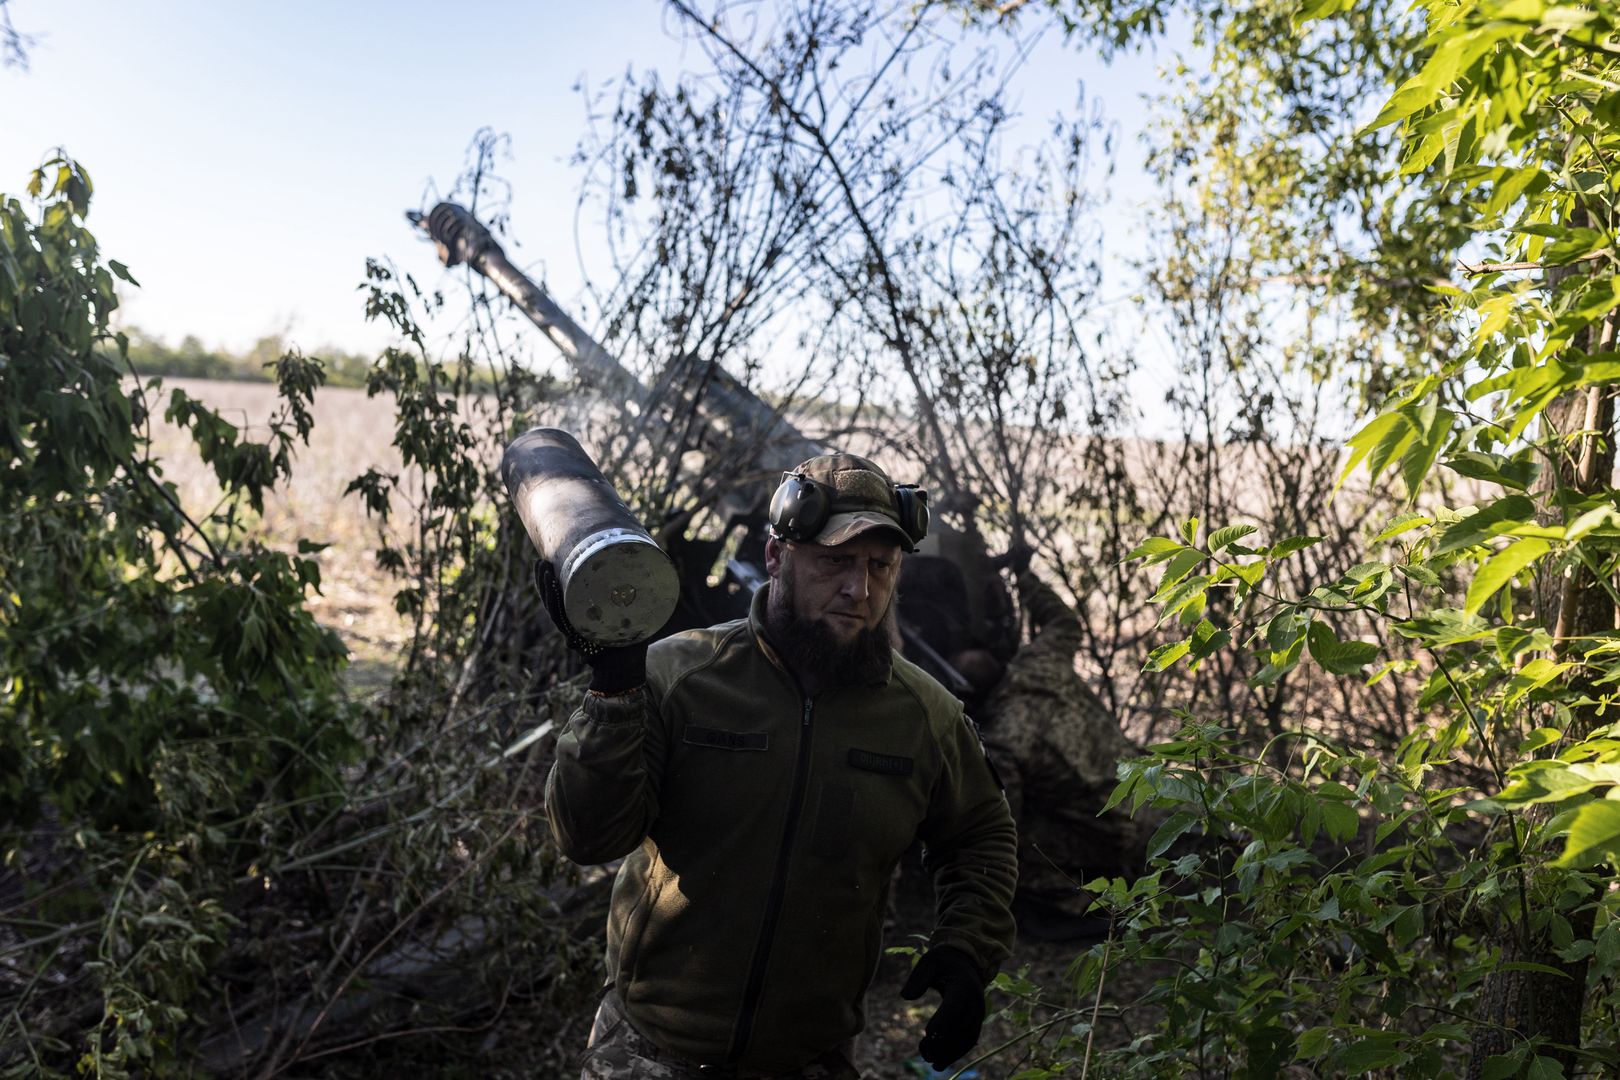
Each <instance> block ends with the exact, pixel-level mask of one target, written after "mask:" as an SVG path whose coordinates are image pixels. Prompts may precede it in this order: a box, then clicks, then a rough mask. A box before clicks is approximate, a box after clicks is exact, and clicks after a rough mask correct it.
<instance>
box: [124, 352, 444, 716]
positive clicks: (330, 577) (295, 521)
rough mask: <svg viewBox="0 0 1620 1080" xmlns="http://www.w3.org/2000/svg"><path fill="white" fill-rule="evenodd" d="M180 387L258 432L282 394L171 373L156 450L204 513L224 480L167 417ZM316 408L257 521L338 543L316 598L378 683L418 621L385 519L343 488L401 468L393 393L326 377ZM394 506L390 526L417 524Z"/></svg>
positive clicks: (287, 535)
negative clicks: (391, 565) (368, 474)
mask: <svg viewBox="0 0 1620 1080" xmlns="http://www.w3.org/2000/svg"><path fill="white" fill-rule="evenodd" d="M173 389H181V390H184V391H185V392H186V393H187V394H188V395H190V396H191V397H194V398H196V399H198V400H200V401H202V402H204V403H206V404H207V405H209V406H211V407H212V408H215V409H217V410H219V412H220V413H221V415H222V416H224V417H225V419H226V420H228V421H230V422H231V423H233V424H235V425H237V427H238V428H240V429H241V430H242V433H243V436H244V437H245V438H250V439H263V438H264V437H265V435H266V431H267V429H266V424H267V422H268V420H269V418H270V416H271V414H272V412H273V411H274V410H275V408H276V406H277V404H278V402H279V400H280V399H279V398H278V397H277V395H276V388H275V386H274V385H271V384H268V383H245V382H224V381H216V380H210V379H165V380H164V382H163V390H162V392H161V396H160V397H159V398H158V399H156V400H154V401H153V403H152V404H153V413H154V416H155V418H156V419H155V422H154V424H153V428H152V446H153V452H154V453H155V454H156V455H157V456H158V457H159V458H161V459H162V461H163V468H164V475H165V476H166V478H167V479H169V480H171V481H173V482H174V484H175V486H176V487H177V488H178V489H179V492H180V498H181V502H182V503H183V504H184V506H185V507H186V510H187V511H188V512H189V513H191V515H192V516H193V518H197V517H199V516H200V515H202V514H206V513H207V512H208V511H209V510H210V509H212V508H213V506H214V505H215V504H216V503H217V502H218V500H219V485H218V484H217V482H216V481H215V479H214V476H213V473H212V472H211V471H210V470H209V469H208V468H207V466H205V465H203V463H202V462H201V461H200V460H199V459H198V457H197V455H196V452H195V450H194V449H193V448H192V446H191V443H190V437H189V434H188V433H187V432H185V431H184V430H182V429H180V428H177V427H175V426H173V425H171V424H167V423H163V422H162V421H161V417H162V413H163V409H164V407H165V405H166V404H167V401H168V395H169V393H170V391H171V390H173ZM313 413H314V417H315V427H314V430H313V431H312V432H311V433H310V439H309V445H308V446H300V447H299V448H298V452H297V455H296V460H295V464H294V467H293V474H292V477H291V479H290V480H288V481H286V482H284V483H282V484H281V485H279V486H278V487H277V488H276V489H275V490H274V491H272V492H269V493H267V495H266V497H265V506H264V516H263V518H262V519H261V520H260V521H259V522H257V523H255V525H254V526H253V528H254V532H255V535H257V536H258V537H260V538H261V539H263V540H264V541H265V542H266V543H269V544H271V545H272V546H275V547H281V548H287V549H291V548H292V547H293V546H294V545H295V544H296V543H297V541H298V540H299V539H300V538H303V539H308V540H312V541H314V542H316V543H325V544H328V545H330V546H329V547H327V548H326V549H325V550H324V551H321V552H320V553H319V554H317V555H316V556H314V558H315V560H316V561H317V562H318V563H319V564H320V567H321V593H320V595H318V596H312V597H310V600H309V607H310V610H311V611H312V612H313V613H314V615H315V617H316V618H317V619H318V620H320V622H321V623H322V624H323V625H325V626H328V627H330V628H331V629H333V630H335V631H337V632H338V634H340V635H341V636H342V638H343V640H344V643H345V644H347V645H348V647H349V651H350V654H351V657H352V664H353V670H352V674H353V676H354V678H355V681H356V683H357V685H359V686H362V687H366V688H371V687H376V686H379V685H381V684H382V683H384V682H386V677H387V671H388V669H389V667H390V666H391V664H392V661H393V658H394V657H396V656H397V655H398V652H399V650H400V648H401V647H402V646H403V645H404V644H405V642H406V641H407V639H408V638H409V635H410V625H409V623H408V622H407V621H406V620H405V619H403V618H401V617H400V616H399V615H398V614H396V613H395V611H394V607H393V596H394V591H395V588H396V587H397V586H396V585H395V584H394V582H393V579H391V578H390V576H389V575H388V574H387V573H385V572H384V571H382V570H380V569H379V568H378V566H377V562H376V556H375V549H376V547H377V542H378V536H379V533H378V527H377V523H376V522H375V521H373V520H371V519H369V518H368V517H367V515H366V512H365V507H364V506H363V505H362V503H361V501H360V497H359V496H358V495H357V494H353V495H345V494H344V493H343V489H344V488H345V487H347V486H348V484H349V481H350V480H352V479H354V478H355V477H356V476H359V475H360V474H361V473H363V472H364V471H365V470H367V469H369V468H376V469H379V470H382V471H384V472H389V473H399V472H401V471H402V466H401V462H400V456H399V452H398V451H397V450H395V449H394V447H393V445H392V442H391V440H392V437H393V424H394V412H393V402H392V400H391V399H388V398H384V397H378V398H368V397H366V393H365V391H363V390H350V389H334V388H330V387H328V388H323V389H322V390H320V391H319V392H318V393H317V395H316V397H315V405H314V409H313ZM396 510H397V514H396V516H395V517H394V518H393V519H391V521H390V526H389V527H390V529H392V530H395V531H396V532H397V531H398V530H400V529H409V528H410V527H411V526H412V525H413V524H414V514H413V512H412V511H411V509H410V508H409V507H406V506H400V507H397V508H396Z"/></svg>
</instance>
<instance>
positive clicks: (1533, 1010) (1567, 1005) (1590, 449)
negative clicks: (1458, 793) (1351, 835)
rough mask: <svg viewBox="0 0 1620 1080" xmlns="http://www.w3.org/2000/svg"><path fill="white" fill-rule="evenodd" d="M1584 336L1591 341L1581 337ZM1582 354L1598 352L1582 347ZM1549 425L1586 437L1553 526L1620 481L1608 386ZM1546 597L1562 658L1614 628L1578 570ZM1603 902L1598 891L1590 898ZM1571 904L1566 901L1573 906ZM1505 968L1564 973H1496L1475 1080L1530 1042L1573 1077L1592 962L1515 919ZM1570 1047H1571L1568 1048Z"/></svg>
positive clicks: (1553, 496) (1559, 409) (1573, 395)
mask: <svg viewBox="0 0 1620 1080" xmlns="http://www.w3.org/2000/svg"><path fill="white" fill-rule="evenodd" d="M1614 331H1615V318H1614V316H1613V315H1612V314H1611V315H1610V316H1609V317H1608V318H1606V319H1605V320H1604V322H1603V323H1602V327H1601V331H1600V334H1599V341H1598V342H1597V348H1598V349H1607V348H1612V347H1613V342H1614ZM1582 336H1583V338H1584V337H1586V336H1587V335H1582ZM1578 344H1580V345H1581V346H1583V347H1586V346H1588V345H1589V344H1590V342H1589V341H1587V340H1582V341H1579V342H1578ZM1543 416H1544V419H1543V423H1544V424H1547V425H1550V426H1551V427H1552V428H1553V429H1554V430H1555V431H1556V432H1558V433H1560V434H1564V435H1569V434H1572V433H1574V432H1582V433H1583V434H1581V435H1580V436H1579V437H1578V438H1575V439H1572V440H1570V441H1568V442H1567V443H1565V446H1566V447H1567V449H1565V450H1564V451H1562V452H1560V453H1557V454H1556V455H1555V459H1554V461H1553V462H1551V463H1549V465H1548V467H1546V468H1545V469H1544V472H1543V479H1544V481H1545V482H1544V483H1543V484H1542V485H1541V487H1542V489H1543V495H1544V501H1543V504H1542V505H1543V508H1544V512H1545V517H1546V519H1547V520H1549V521H1557V522H1560V523H1561V522H1563V521H1565V520H1567V518H1566V515H1565V513H1564V510H1563V505H1562V502H1563V500H1568V501H1571V502H1573V501H1578V500H1580V499H1582V498H1584V497H1585V496H1588V495H1592V494H1595V493H1597V492H1600V491H1602V490H1605V489H1606V488H1607V487H1608V486H1609V484H1610V482H1611V480H1612V477H1613V474H1614V462H1615V455H1614V441H1613V438H1612V435H1613V431H1614V399H1613V396H1612V390H1611V389H1610V388H1608V387H1602V386H1593V387H1589V388H1587V389H1583V390H1576V391H1572V392H1570V393H1568V394H1565V395H1564V396H1563V397H1561V398H1559V399H1558V400H1557V401H1555V402H1554V403H1553V404H1552V405H1551V406H1549V407H1548V409H1547V411H1546V412H1545V413H1544V414H1543ZM1541 584H1542V585H1543V586H1544V587H1542V588H1540V589H1538V590H1537V591H1538V594H1539V595H1538V608H1539V609H1540V610H1539V611H1538V612H1537V614H1538V615H1539V616H1540V618H1541V621H1542V623H1543V625H1545V626H1548V627H1552V628H1554V632H1553V636H1554V639H1555V641H1556V642H1557V645H1556V652H1557V656H1558V658H1559V659H1565V658H1566V657H1569V656H1571V654H1578V646H1577V645H1574V644H1572V642H1578V641H1579V639H1580V638H1582V637H1583V636H1585V635H1589V634H1595V633H1600V632H1605V631H1612V630H1613V629H1614V628H1615V608H1614V604H1613V602H1612V601H1611V599H1610V597H1609V594H1608V591H1607V590H1606V589H1604V588H1603V585H1602V583H1601V582H1599V581H1597V580H1596V579H1595V578H1594V577H1593V575H1592V573H1591V571H1589V570H1587V569H1586V568H1585V567H1579V568H1577V569H1575V570H1574V571H1573V572H1571V573H1569V574H1568V575H1567V576H1565V577H1563V578H1562V579H1561V580H1560V579H1558V578H1556V577H1554V578H1551V579H1550V580H1544V581H1543V582H1542V583H1541ZM1590 680H1591V675H1590V674H1589V673H1588V669H1586V668H1584V667H1580V668H1576V669H1575V672H1574V674H1573V675H1572V676H1571V678H1570V681H1569V682H1568V683H1567V684H1566V689H1567V691H1568V694H1567V695H1566V697H1567V699H1570V700H1574V699H1580V698H1586V699H1587V700H1592V699H1593V698H1594V697H1596V696H1597V695H1596V694H1595V693H1593V692H1592V690H1593V688H1592V687H1590V686H1589V685H1587V684H1588V683H1589V682H1590ZM1570 713H1571V721H1570V726H1569V729H1568V732H1567V735H1568V737H1569V738H1570V739H1580V738H1583V737H1585V736H1586V735H1587V734H1588V733H1589V732H1590V731H1591V730H1592V729H1593V728H1594V727H1595V726H1596V725H1597V723H1598V722H1599V718H1598V716H1597V714H1596V708H1595V706H1590V705H1587V706H1580V705H1572V706H1571V708H1570ZM1549 817H1550V812H1549V811H1548V807H1547V806H1546V805H1544V804H1543V805H1537V806H1532V807H1530V808H1529V811H1528V812H1527V813H1526V814H1525V819H1526V822H1527V823H1528V824H1531V825H1535V824H1540V823H1542V822H1544V821H1546V820H1547V819H1548V818H1549ZM1552 854H1554V853H1553V852H1549V851H1534V850H1528V849H1527V850H1526V851H1525V853H1524V856H1525V862H1526V864H1527V865H1526V866H1525V867H1524V871H1523V880H1524V882H1525V885H1524V888H1525V889H1526V890H1527V892H1528V896H1527V897H1526V898H1525V900H1524V904H1523V905H1522V906H1521V908H1520V910H1522V911H1533V910H1536V909H1537V908H1538V907H1541V906H1542V905H1541V904H1540V903H1538V900H1537V896H1538V893H1542V892H1545V889H1538V883H1542V884H1545V882H1543V881H1542V879H1544V878H1546V877H1549V876H1550V875H1549V874H1547V872H1546V871H1545V860H1546V859H1547V858H1548V857H1549V856H1550V855H1552ZM1590 899H1591V900H1596V899H1597V896H1596V894H1595V893H1594V894H1593V896H1592V897H1591V898H1590ZM1566 903H1567V902H1566ZM1565 910H1566V911H1568V912H1569V920H1570V924H1571V930H1572V931H1573V934H1574V940H1576V941H1580V940H1582V939H1590V938H1591V936H1592V930H1593V920H1594V917H1595V905H1594V904H1593V903H1590V902H1587V903H1582V904H1581V905H1580V906H1579V907H1577V908H1574V909H1571V908H1569V907H1568V906H1565ZM1495 944H1497V945H1498V946H1499V947H1500V948H1501V956H1502V961H1503V964H1504V965H1506V964H1509V963H1514V962H1528V963H1533V964H1542V965H1546V966H1547V967H1549V968H1554V969H1556V970H1557V971H1559V972H1560V973H1561V974H1557V975H1554V974H1552V973H1550V972H1543V971H1523V970H1518V971H1497V972H1494V973H1493V974H1491V975H1489V976H1487V977H1486V979H1485V982H1484V985H1483V987H1482V989H1481V994H1480V1008H1479V1015H1478V1017H1477V1021H1478V1022H1477V1024H1476V1026H1475V1028H1474V1031H1473V1039H1472V1046H1471V1048H1470V1049H1471V1053H1470V1058H1469V1064H1468V1078H1469V1080H1480V1078H1481V1077H1482V1076H1483V1075H1484V1069H1485V1061H1486V1059H1488V1058H1489V1057H1491V1056H1492V1055H1495V1054H1502V1053H1506V1052H1507V1051H1509V1050H1511V1049H1512V1048H1513V1047H1514V1046H1515V1045H1517V1044H1518V1043H1519V1042H1521V1041H1522V1040H1524V1039H1528V1038H1535V1037H1541V1038H1544V1039H1546V1040H1549V1041H1550V1042H1551V1043H1553V1044H1557V1045H1555V1046H1547V1047H1545V1048H1544V1049H1543V1050H1542V1051H1540V1053H1542V1054H1543V1055H1544V1056H1546V1057H1550V1058H1553V1059H1554V1060H1556V1061H1558V1062H1559V1063H1560V1064H1561V1065H1563V1067H1564V1070H1565V1073H1566V1074H1569V1073H1571V1072H1572V1071H1573V1068H1574V1065H1575V1051H1574V1048H1575V1047H1578V1046H1579V1045H1580V1041H1581V1017H1582V1014H1583V1013H1584V1005H1585V1000H1586V976H1587V961H1586V960H1584V959H1582V960H1579V961H1575V962H1568V961H1565V960H1563V959H1561V958H1560V957H1559V956H1558V954H1557V952H1556V951H1555V949H1554V946H1553V944H1552V942H1551V940H1549V937H1548V935H1547V934H1546V933H1544V932H1543V933H1536V932H1533V931H1532V929H1531V928H1530V927H1529V926H1527V925H1524V923H1523V922H1522V921H1521V920H1519V919H1515V918H1507V919H1504V922H1503V925H1502V928H1501V930H1500V931H1499V938H1498V941H1497V942H1496V943H1495ZM1559 1047H1568V1048H1569V1049H1560V1048H1559Z"/></svg>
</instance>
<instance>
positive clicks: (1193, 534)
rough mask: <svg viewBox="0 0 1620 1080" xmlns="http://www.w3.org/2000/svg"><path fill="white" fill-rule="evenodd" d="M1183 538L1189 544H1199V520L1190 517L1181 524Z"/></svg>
mask: <svg viewBox="0 0 1620 1080" xmlns="http://www.w3.org/2000/svg"><path fill="white" fill-rule="evenodd" d="M1181 538H1182V539H1183V540H1185V541H1187V543H1188V544H1195V543H1197V542H1198V519H1197V518H1195V517H1190V518H1188V519H1187V520H1186V521H1183V522H1182V523H1181Z"/></svg>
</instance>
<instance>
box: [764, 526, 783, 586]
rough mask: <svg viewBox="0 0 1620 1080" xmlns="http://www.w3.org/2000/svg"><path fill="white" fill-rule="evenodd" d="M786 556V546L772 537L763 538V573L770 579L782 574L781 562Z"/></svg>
mask: <svg viewBox="0 0 1620 1080" xmlns="http://www.w3.org/2000/svg"><path fill="white" fill-rule="evenodd" d="M786 555H787V544H785V543H783V542H782V541H780V540H778V539H777V538H776V537H774V536H767V537H766V538H765V573H766V574H768V575H770V576H771V577H772V578H774V577H776V575H777V574H780V573H781V572H782V560H783V558H784V557H786Z"/></svg>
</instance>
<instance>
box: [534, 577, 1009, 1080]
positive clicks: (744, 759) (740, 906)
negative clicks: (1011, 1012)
mask: <svg viewBox="0 0 1620 1080" xmlns="http://www.w3.org/2000/svg"><path fill="white" fill-rule="evenodd" d="M764 597H765V589H763V588H762V589H760V590H759V591H758V592H757V593H756V594H755V596H754V603H753V609H752V612H751V614H750V617H749V618H748V619H746V620H737V621H735V622H730V623H723V624H721V625H719V626H714V627H711V628H709V629H707V630H698V631H689V632H687V633H683V634H677V635H675V636H674V637H671V638H667V639H665V640H663V641H660V642H657V643H656V644H654V645H653V646H652V648H651V649H650V650H649V652H648V657H647V685H646V686H645V687H644V688H642V689H639V690H633V691H630V692H629V693H626V694H622V695H618V696H614V697H604V696H600V695H588V696H587V697H586V699H585V702H584V704H583V705H582V707H581V708H580V709H579V710H578V711H576V712H575V713H574V715H573V717H572V718H571V719H570V720H569V723H568V726H567V728H566V729H565V730H564V731H563V733H562V735H561V736H560V737H559V739H558V743H557V761H556V764H555V765H554V766H553V767H552V770H551V775H550V776H549V777H548V778H547V781H546V813H547V816H548V817H549V818H550V820H551V827H552V830H553V832H554V833H555V834H556V837H557V842H558V844H559V846H560V847H561V848H562V850H563V852H564V853H565V854H567V855H568V857H569V858H571V859H573V860H574V861H576V862H580V863H585V864H593V863H602V862H607V861H609V860H611V859H615V858H618V857H619V856H621V855H627V856H628V857H627V858H626V859H625V861H624V865H623V866H622V867H621V868H620V870H619V875H618V879H617V880H616V881H615V883H614V887H613V900H612V905H611V909H610V913H609V915H608V973H609V976H610V978H611V979H612V980H613V983H614V985H615V986H616V987H617V988H618V992H619V994H620V996H621V997H622V998H623V1000H624V1005H625V1010H626V1012H627V1013H628V1014H629V1016H630V1019H631V1022H632V1023H634V1024H635V1026H636V1028H637V1029H638V1030H640V1031H641V1033H642V1034H643V1035H645V1036H647V1037H648V1038H650V1039H652V1040H653V1042H655V1043H657V1044H658V1045H659V1046H661V1047H663V1048H664V1049H665V1050H666V1051H668V1052H670V1053H672V1054H674V1055H676V1056H678V1057H681V1058H684V1059H686V1060H688V1061H691V1062H693V1063H696V1064H703V1065H708V1064H724V1063H728V1062H729V1063H733V1064H735V1065H737V1066H739V1067H742V1068H744V1069H749V1070H759V1071H764V1072H787V1071H791V1070H793V1069H796V1068H798V1067H800V1066H801V1065H803V1064H804V1063H806V1062H807V1061H809V1060H810V1059H811V1058H813V1057H815V1056H816V1055H817V1054H819V1053H821V1052H824V1051H826V1050H828V1049H830V1048H832V1047H834V1046H837V1045H838V1044H839V1043H841V1042H843V1041H844V1040H846V1039H848V1038H850V1037H851V1036H853V1035H855V1034H856V1033H858V1032H859V1031H860V1030H861V1029H862V1027H863V1026H864V1025H865V1014H864V1011H863V1008H862V998H863V995H864V994H865V991H866V988H867V986H868V984H869V983H870V982H871V980H872V976H873V974H874V972H875V969H876V967H877V963H878V960H879V954H880V949H881V945H882V930H883V918H884V910H885V903H886V898H887V893H888V886H889V879H890V875H891V874H892V872H893V870H894V867H895V864H896V863H897V862H898V861H899V859H900V856H901V854H902V853H903V852H904V851H905V850H906V848H907V846H909V845H910V843H911V841H912V840H913V839H914V838H920V839H921V840H922V841H923V843H924V845H925V850H926V855H925V860H924V865H925V866H927V867H928V868H929V869H930V870H931V871H932V872H933V873H934V875H935V886H936V895H937V903H938V916H937V922H936V926H935V929H934V933H933V935H932V938H931V940H930V947H936V948H937V947H942V946H949V947H951V948H955V949H958V950H960V951H961V952H963V953H965V954H967V955H968V956H969V957H970V958H972V960H973V961H974V963H975V964H976V965H977V966H978V968H979V970H980V973H981V974H982V975H983V976H984V977H985V978H986V979H988V978H989V977H990V976H991V975H992V974H993V973H994V972H995V969H996V968H997V966H998V965H999V964H1000V963H1001V961H1002V960H1004V959H1005V958H1006V956H1007V953H1008V951H1009V948H1010V946H1011V944H1012V938H1013V920H1012V916H1011V914H1010V913H1009V910H1008V909H1009V905H1010V904H1011V902H1012V896H1013V888H1014V885H1015V879H1016V875H1017V842H1016V837H1015V835H1014V827H1013V821H1012V816H1011V814H1010V813H1009V812H1008V809H1007V803H1006V800H1005V799H1004V798H1003V796H1002V794H1001V791H1000V788H999V786H998V785H997V784H996V782H995V780H994V777H993V775H992V773H991V771H990V768H989V767H988V765H987V764H986V762H985V759H984V754H983V751H982V749H981V747H980V744H979V741H978V736H977V734H976V732H975V731H974V730H973V728H972V726H971V725H970V724H969V723H968V722H967V721H966V720H965V719H964V717H963V714H962V708H961V705H960V704H959V703H958V702H957V701H956V699H955V698H953V697H951V695H950V694H949V693H948V692H946V690H945V689H944V688H943V687H941V686H940V685H939V684H938V683H936V682H935V681H934V680H933V679H931V678H930V677H929V676H928V675H926V674H925V673H923V672H922V671H921V670H920V669H919V668H917V667H916V666H915V665H913V664H911V663H909V662H908V661H906V660H904V659H903V658H901V657H899V656H895V657H894V660H893V665H892V668H891V671H890V674H889V676H888V677H887V678H886V679H885V680H884V681H883V682H881V683H879V684H877V685H873V686H861V687H849V688H836V689H828V690H826V691H825V692H822V693H819V694H817V695H816V696H815V697H814V698H813V699H806V698H805V696H804V695H803V694H801V693H800V691H799V688H798V684H797V683H796V681H795V680H794V678H793V677H792V676H791V675H790V674H789V673H788V671H787V669H786V668H785V667H784V666H783V665H782V664H781V663H780V661H779V659H778V658H777V657H776V655H775V654H774V652H773V651H772V650H771V647H770V645H769V644H768V643H767V641H766V640H765V637H764V635H763V634H762V632H761V620H762V617H763V613H764Z"/></svg>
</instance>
